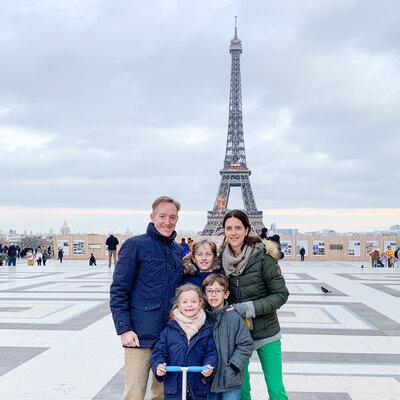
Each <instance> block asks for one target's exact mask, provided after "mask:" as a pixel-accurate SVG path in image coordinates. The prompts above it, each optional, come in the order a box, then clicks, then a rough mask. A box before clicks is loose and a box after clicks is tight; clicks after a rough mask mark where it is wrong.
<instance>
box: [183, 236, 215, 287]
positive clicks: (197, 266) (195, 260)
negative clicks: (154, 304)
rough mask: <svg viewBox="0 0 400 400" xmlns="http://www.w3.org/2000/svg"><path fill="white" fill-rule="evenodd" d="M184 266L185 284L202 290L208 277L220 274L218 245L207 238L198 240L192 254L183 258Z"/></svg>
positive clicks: (194, 244)
mask: <svg viewBox="0 0 400 400" xmlns="http://www.w3.org/2000/svg"><path fill="white" fill-rule="evenodd" d="M182 265H183V283H193V284H194V285H196V286H198V287H199V288H201V285H202V283H203V281H204V279H206V278H207V276H208V275H210V274H212V273H216V272H219V269H220V264H219V260H218V257H217V246H216V244H215V243H214V242H213V241H212V240H210V239H207V238H203V239H199V240H196V241H195V242H194V243H193V245H192V251H191V253H189V254H188V255H187V256H185V257H183V260H182Z"/></svg>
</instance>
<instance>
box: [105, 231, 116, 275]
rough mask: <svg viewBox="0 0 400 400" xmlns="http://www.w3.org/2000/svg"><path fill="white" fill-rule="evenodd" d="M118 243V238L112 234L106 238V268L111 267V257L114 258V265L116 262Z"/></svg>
mask: <svg viewBox="0 0 400 400" xmlns="http://www.w3.org/2000/svg"><path fill="white" fill-rule="evenodd" d="M118 245H119V241H118V239H117V238H116V237H115V236H114V235H110V236H109V237H108V238H107V240H106V246H107V248H108V268H111V258H114V267H115V265H116V264H117V246H118Z"/></svg>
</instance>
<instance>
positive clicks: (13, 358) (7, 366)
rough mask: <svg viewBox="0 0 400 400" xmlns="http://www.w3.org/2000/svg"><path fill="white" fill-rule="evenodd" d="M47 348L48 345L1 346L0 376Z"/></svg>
mask: <svg viewBox="0 0 400 400" xmlns="http://www.w3.org/2000/svg"><path fill="white" fill-rule="evenodd" d="M47 349H48V347H0V376H1V375H4V374H6V373H7V372H9V371H11V370H13V369H14V368H16V367H18V366H19V365H21V364H23V363H25V362H27V361H29V360H30V359H31V358H34V357H36V356H37V355H38V354H40V353H43V352H44V351H46V350H47Z"/></svg>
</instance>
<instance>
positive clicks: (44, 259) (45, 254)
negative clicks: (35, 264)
mask: <svg viewBox="0 0 400 400" xmlns="http://www.w3.org/2000/svg"><path fill="white" fill-rule="evenodd" d="M48 258H49V256H48V254H47V253H46V250H45V251H44V252H43V256H42V261H43V265H46V261H47V259H48Z"/></svg>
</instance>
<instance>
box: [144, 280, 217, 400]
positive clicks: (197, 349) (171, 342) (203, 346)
mask: <svg viewBox="0 0 400 400" xmlns="http://www.w3.org/2000/svg"><path fill="white" fill-rule="evenodd" d="M165 365H178V366H181V367H188V366H203V365H206V366H207V367H208V368H207V369H206V370H205V371H203V372H198V373H197V372H196V373H190V374H188V377H187V380H188V382H187V388H188V393H189V394H190V398H191V399H192V400H206V399H207V393H208V392H209V383H208V379H207V378H209V377H210V376H211V375H212V373H213V371H214V369H215V368H216V367H217V365H218V354H217V349H216V347H215V342H214V338H213V331H212V327H211V325H210V324H209V322H208V321H207V320H206V315H205V312H204V310H203V293H202V291H201V289H200V288H199V287H198V286H195V285H192V284H190V283H188V284H186V285H182V286H181V287H179V288H178V289H177V291H176V303H175V305H174V306H173V308H172V311H171V320H170V321H169V322H168V323H167V326H166V327H165V328H164V330H163V331H162V332H161V334H160V340H159V341H158V342H157V344H156V345H155V347H154V351H153V354H152V356H151V369H152V370H153V374H154V376H155V377H156V379H157V380H158V381H160V382H163V383H164V399H168V400H180V399H181V398H182V374H181V373H180V372H166V370H165Z"/></svg>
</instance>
